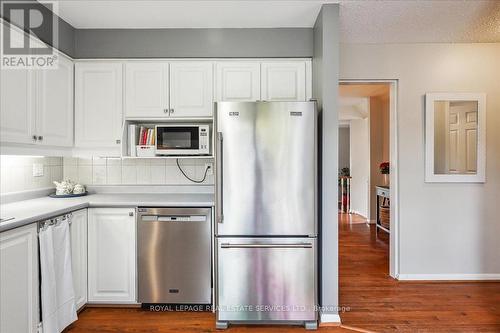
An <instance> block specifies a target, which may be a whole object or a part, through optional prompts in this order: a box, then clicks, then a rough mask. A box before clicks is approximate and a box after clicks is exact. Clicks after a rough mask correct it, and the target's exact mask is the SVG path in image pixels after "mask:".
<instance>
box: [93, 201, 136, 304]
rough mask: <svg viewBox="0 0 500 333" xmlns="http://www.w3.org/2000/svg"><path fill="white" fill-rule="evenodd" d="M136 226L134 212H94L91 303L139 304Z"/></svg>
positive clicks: (95, 209) (127, 210)
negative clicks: (137, 298) (137, 297)
mask: <svg viewBox="0 0 500 333" xmlns="http://www.w3.org/2000/svg"><path fill="white" fill-rule="evenodd" d="M135 226H136V223H135V210H134V209H132V208H91V209H89V224H88V230H89V233H88V250H89V251H88V255H89V258H88V284H89V289H88V301H89V303H110V304H112V303H136V302H137V301H136V251H135V244H136V228H135Z"/></svg>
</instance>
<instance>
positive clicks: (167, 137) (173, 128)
mask: <svg viewBox="0 0 500 333" xmlns="http://www.w3.org/2000/svg"><path fill="white" fill-rule="evenodd" d="M209 130H210V128H209V126H208V125H197V124H168V125H167V124H163V125H156V154H157V155H210V135H209Z"/></svg>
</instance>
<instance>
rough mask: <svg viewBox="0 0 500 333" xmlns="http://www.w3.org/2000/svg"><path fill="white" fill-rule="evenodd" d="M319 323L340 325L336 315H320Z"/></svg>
mask: <svg viewBox="0 0 500 333" xmlns="http://www.w3.org/2000/svg"><path fill="white" fill-rule="evenodd" d="M319 321H320V323H338V324H340V323H341V321H340V316H339V315H338V314H337V313H320V314H319Z"/></svg>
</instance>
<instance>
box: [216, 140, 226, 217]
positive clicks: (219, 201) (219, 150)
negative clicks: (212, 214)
mask: <svg viewBox="0 0 500 333" xmlns="http://www.w3.org/2000/svg"><path fill="white" fill-rule="evenodd" d="M215 163H216V168H217V187H216V192H217V198H216V203H215V206H216V208H217V209H216V215H217V216H216V220H217V223H222V222H223V221H224V215H223V214H224V209H223V208H224V207H223V201H224V198H223V194H222V191H223V189H224V187H223V184H224V183H223V179H222V177H223V172H222V163H223V152H222V132H217V151H216V160H215Z"/></svg>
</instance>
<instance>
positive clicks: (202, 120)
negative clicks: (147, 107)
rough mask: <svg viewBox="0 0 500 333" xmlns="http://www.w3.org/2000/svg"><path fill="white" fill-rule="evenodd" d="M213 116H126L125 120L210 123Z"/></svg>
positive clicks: (163, 122)
mask: <svg viewBox="0 0 500 333" xmlns="http://www.w3.org/2000/svg"><path fill="white" fill-rule="evenodd" d="M213 120H214V118H213V117H196V118H194V117H193V118H174V117H172V118H136V117H127V118H125V121H126V122H127V121H128V122H131V123H155V124H165V123H212V122H213Z"/></svg>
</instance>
